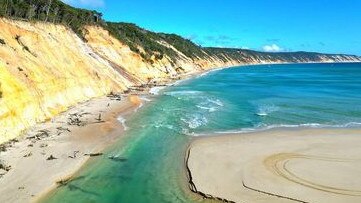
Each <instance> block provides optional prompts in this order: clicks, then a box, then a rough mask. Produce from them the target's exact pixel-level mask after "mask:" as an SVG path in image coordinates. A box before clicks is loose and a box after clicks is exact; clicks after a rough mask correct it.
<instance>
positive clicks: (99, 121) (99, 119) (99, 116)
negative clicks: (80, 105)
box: [95, 113, 104, 123]
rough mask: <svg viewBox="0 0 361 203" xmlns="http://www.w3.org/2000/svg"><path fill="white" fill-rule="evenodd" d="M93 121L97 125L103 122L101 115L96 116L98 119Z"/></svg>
mask: <svg viewBox="0 0 361 203" xmlns="http://www.w3.org/2000/svg"><path fill="white" fill-rule="evenodd" d="M95 120H96V121H97V122H98V123H102V122H104V121H103V120H102V114H101V113H100V114H99V115H98V118H96V119H95Z"/></svg>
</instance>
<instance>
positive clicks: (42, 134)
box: [26, 130, 50, 140]
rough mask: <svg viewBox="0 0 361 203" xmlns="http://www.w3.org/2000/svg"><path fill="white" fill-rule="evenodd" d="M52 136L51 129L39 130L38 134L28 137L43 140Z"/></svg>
mask: <svg viewBox="0 0 361 203" xmlns="http://www.w3.org/2000/svg"><path fill="white" fill-rule="evenodd" d="M49 136H50V131H49V130H39V131H38V133H37V134H35V135H33V136H29V137H27V138H26V139H28V140H41V139H44V138H47V137H49Z"/></svg>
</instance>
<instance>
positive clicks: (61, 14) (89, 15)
mask: <svg viewBox="0 0 361 203" xmlns="http://www.w3.org/2000/svg"><path fill="white" fill-rule="evenodd" d="M0 16H1V17H10V18H14V19H22V20H29V21H43V22H50V23H56V24H64V25H66V26H69V27H70V28H71V29H73V30H74V32H76V33H77V34H80V33H81V29H82V27H83V26H84V25H86V24H93V23H97V24H101V23H102V18H101V17H102V14H101V13H99V12H97V11H90V10H86V9H78V8H74V7H71V6H69V5H67V4H65V3H63V2H61V1H59V0H1V1H0Z"/></svg>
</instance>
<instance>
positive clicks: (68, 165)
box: [0, 95, 141, 202]
mask: <svg viewBox="0 0 361 203" xmlns="http://www.w3.org/2000/svg"><path fill="white" fill-rule="evenodd" d="M140 105H141V100H140V99H139V98H138V96H132V95H129V96H126V97H121V99H120V97H116V98H115V97H114V98H111V97H102V98H96V99H92V100H90V101H87V102H84V103H81V104H78V105H76V106H75V107H73V108H70V109H69V110H68V111H67V112H64V113H62V114H60V115H58V116H56V117H55V118H53V119H52V120H51V121H50V122H46V123H41V124H38V125H36V126H34V127H33V128H32V129H30V130H28V131H27V132H26V133H25V134H24V135H23V136H22V137H21V138H19V139H18V140H17V141H16V142H14V143H12V144H11V146H9V147H8V148H7V149H6V151H5V152H1V160H2V161H3V163H4V164H6V166H10V167H11V169H10V170H9V171H8V172H6V171H4V170H3V171H2V173H4V175H3V176H2V177H1V178H0V187H1V188H2V189H1V190H0V202H30V201H31V202H36V201H38V200H39V198H42V196H44V195H46V194H47V193H48V192H50V191H52V190H53V189H55V188H56V187H57V186H58V185H59V184H61V183H62V182H66V181H67V180H69V179H71V177H72V175H73V174H75V173H76V172H77V171H78V170H79V169H80V168H81V167H82V166H83V165H84V164H85V163H86V162H87V161H88V160H89V159H91V158H92V157H95V156H97V155H101V152H102V151H103V150H104V149H105V148H106V147H107V146H109V145H111V144H112V143H114V142H115V141H116V140H117V139H119V136H121V135H122V134H123V132H124V130H125V129H124V126H123V124H122V123H121V122H119V121H118V120H117V119H118V117H119V116H121V117H122V118H127V117H128V116H130V115H131V114H132V113H133V112H135V110H136V108H138V107H139V106H140Z"/></svg>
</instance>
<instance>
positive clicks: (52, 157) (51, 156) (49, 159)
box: [46, 155, 57, 161]
mask: <svg viewBox="0 0 361 203" xmlns="http://www.w3.org/2000/svg"><path fill="white" fill-rule="evenodd" d="M54 159H57V158H55V157H54V156H53V155H50V156H49V157H48V158H47V159H46V160H47V161H51V160H54Z"/></svg>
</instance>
